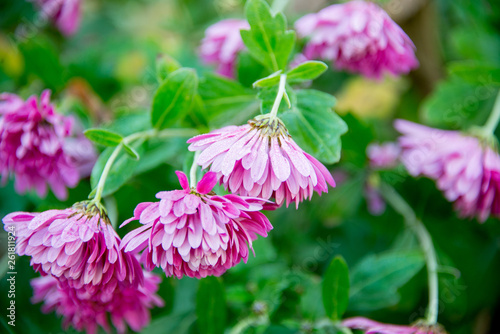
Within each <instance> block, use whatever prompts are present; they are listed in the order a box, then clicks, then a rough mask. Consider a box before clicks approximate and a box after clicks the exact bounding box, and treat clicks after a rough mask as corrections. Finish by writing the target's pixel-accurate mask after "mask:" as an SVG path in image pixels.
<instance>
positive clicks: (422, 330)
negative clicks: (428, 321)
mask: <svg viewBox="0 0 500 334" xmlns="http://www.w3.org/2000/svg"><path fill="white" fill-rule="evenodd" d="M342 325H343V326H345V327H349V328H351V329H359V330H363V331H364V333H365V334H439V333H444V331H442V330H441V329H439V328H437V327H438V326H425V325H424V326H419V325H417V326H400V325H390V324H383V323H380V322H376V321H373V320H370V319H367V318H362V317H355V318H349V319H345V320H344V321H342Z"/></svg>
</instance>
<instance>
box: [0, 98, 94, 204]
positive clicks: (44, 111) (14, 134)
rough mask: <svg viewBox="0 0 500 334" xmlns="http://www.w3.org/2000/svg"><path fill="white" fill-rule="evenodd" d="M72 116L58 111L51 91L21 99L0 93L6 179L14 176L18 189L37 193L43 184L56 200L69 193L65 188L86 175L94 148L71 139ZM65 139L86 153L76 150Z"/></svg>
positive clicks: (1, 168)
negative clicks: (51, 99)
mask: <svg viewBox="0 0 500 334" xmlns="http://www.w3.org/2000/svg"><path fill="white" fill-rule="evenodd" d="M72 128H73V119H72V118H71V117H65V116H62V115H59V114H57V113H56V112H55V111H54V106H53V105H52V104H50V91H48V90H46V91H44V92H43V93H42V95H41V97H40V101H37V98H36V97H35V96H32V97H30V98H29V99H28V100H27V101H26V102H24V101H22V100H21V99H20V98H19V97H17V96H16V95H14V94H8V93H3V94H0V175H1V176H2V181H3V182H6V181H7V178H8V176H9V175H14V176H15V188H16V191H17V192H19V193H24V192H26V191H28V190H29V189H33V188H34V189H36V191H37V193H38V195H39V196H40V197H45V196H46V195H47V190H48V189H47V185H49V186H50V188H51V189H52V191H53V192H54V194H55V195H56V196H57V197H58V198H59V199H61V200H64V199H66V198H67V196H68V190H67V187H74V186H76V184H77V183H78V181H79V180H80V178H82V177H86V176H88V172H89V168H88V167H87V168H86V169H81V166H83V165H84V164H86V165H90V164H93V163H94V161H95V159H96V153H95V150H94V148H93V146H92V144H90V143H89V141H88V140H87V139H85V138H84V137H81V136H80V137H78V138H71V135H72ZM68 140H76V141H77V146H79V147H80V148H84V147H86V149H87V152H86V153H85V154H84V155H85V159H82V158H81V156H82V154H81V153H80V154H78V155H75V154H74V153H75V152H74V151H75V150H72V149H71V147H69V146H68V143H67V141H68Z"/></svg>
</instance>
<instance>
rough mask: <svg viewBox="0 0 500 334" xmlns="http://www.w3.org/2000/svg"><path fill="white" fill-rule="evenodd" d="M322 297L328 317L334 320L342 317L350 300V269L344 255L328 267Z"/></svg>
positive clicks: (336, 258) (335, 259) (324, 277)
mask: <svg viewBox="0 0 500 334" xmlns="http://www.w3.org/2000/svg"><path fill="white" fill-rule="evenodd" d="M322 297H323V306H324V307H325V312H326V314H327V315H328V317H330V319H332V320H334V321H335V320H339V319H341V318H342V315H343V314H344V312H345V310H346V309H347V304H348V302H349V269H348V268H347V263H345V261H344V259H343V258H342V256H337V257H335V258H334V259H333V260H332V262H330V265H329V266H328V268H327V269H326V272H325V274H324V276H323V284H322Z"/></svg>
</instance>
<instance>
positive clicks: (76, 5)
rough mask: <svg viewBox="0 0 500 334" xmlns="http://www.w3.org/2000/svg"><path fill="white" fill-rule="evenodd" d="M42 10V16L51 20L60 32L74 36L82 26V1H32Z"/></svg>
mask: <svg viewBox="0 0 500 334" xmlns="http://www.w3.org/2000/svg"><path fill="white" fill-rule="evenodd" d="M32 1H33V2H34V3H36V4H37V6H38V7H39V8H40V15H41V16H42V17H43V18H46V19H50V20H52V21H53V22H54V24H55V25H56V26H57V28H58V29H59V31H60V32H61V33H62V34H64V35H66V36H69V35H73V34H74V33H75V32H76V30H77V29H78V26H79V25H80V16H81V9H80V1H81V0H32Z"/></svg>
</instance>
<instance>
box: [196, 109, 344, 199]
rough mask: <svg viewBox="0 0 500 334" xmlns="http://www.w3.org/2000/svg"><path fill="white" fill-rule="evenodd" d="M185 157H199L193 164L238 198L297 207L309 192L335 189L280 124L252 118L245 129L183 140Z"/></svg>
mask: <svg viewBox="0 0 500 334" xmlns="http://www.w3.org/2000/svg"><path fill="white" fill-rule="evenodd" d="M188 143H191V145H190V146H189V150H190V151H201V154H200V155H199V157H198V160H197V163H198V164H199V165H201V166H202V167H203V168H207V167H208V166H209V165H211V166H210V171H212V172H216V173H217V177H218V179H219V180H220V182H221V183H222V184H224V186H225V188H226V189H229V191H231V192H232V193H235V194H239V195H242V196H253V197H259V198H263V199H269V198H271V197H274V198H275V199H276V204H277V205H279V206H281V205H282V204H283V202H285V200H286V205H287V206H288V205H289V204H290V202H295V204H296V207H298V206H299V202H301V201H303V200H304V199H306V198H311V197H312V195H313V193H314V191H316V192H317V193H318V194H320V195H321V193H322V192H328V184H330V185H331V186H332V187H335V181H334V180H333V177H332V175H331V174H330V172H329V171H328V169H326V167H325V166H323V165H322V164H321V163H320V162H319V161H318V160H316V159H315V158H314V157H312V156H311V155H309V154H307V153H306V152H304V151H303V150H302V149H301V148H300V147H299V146H298V145H297V144H296V143H295V141H294V140H293V139H292V137H291V136H290V135H289V134H288V130H287V129H286V127H285V125H284V124H283V122H282V121H281V120H280V119H279V118H273V117H272V116H269V115H262V116H257V117H256V118H255V119H253V120H250V121H249V122H248V124H246V125H242V126H228V127H225V128H222V129H219V130H215V131H212V132H210V133H207V134H203V135H199V136H196V137H193V138H191V139H189V140H188Z"/></svg>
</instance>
